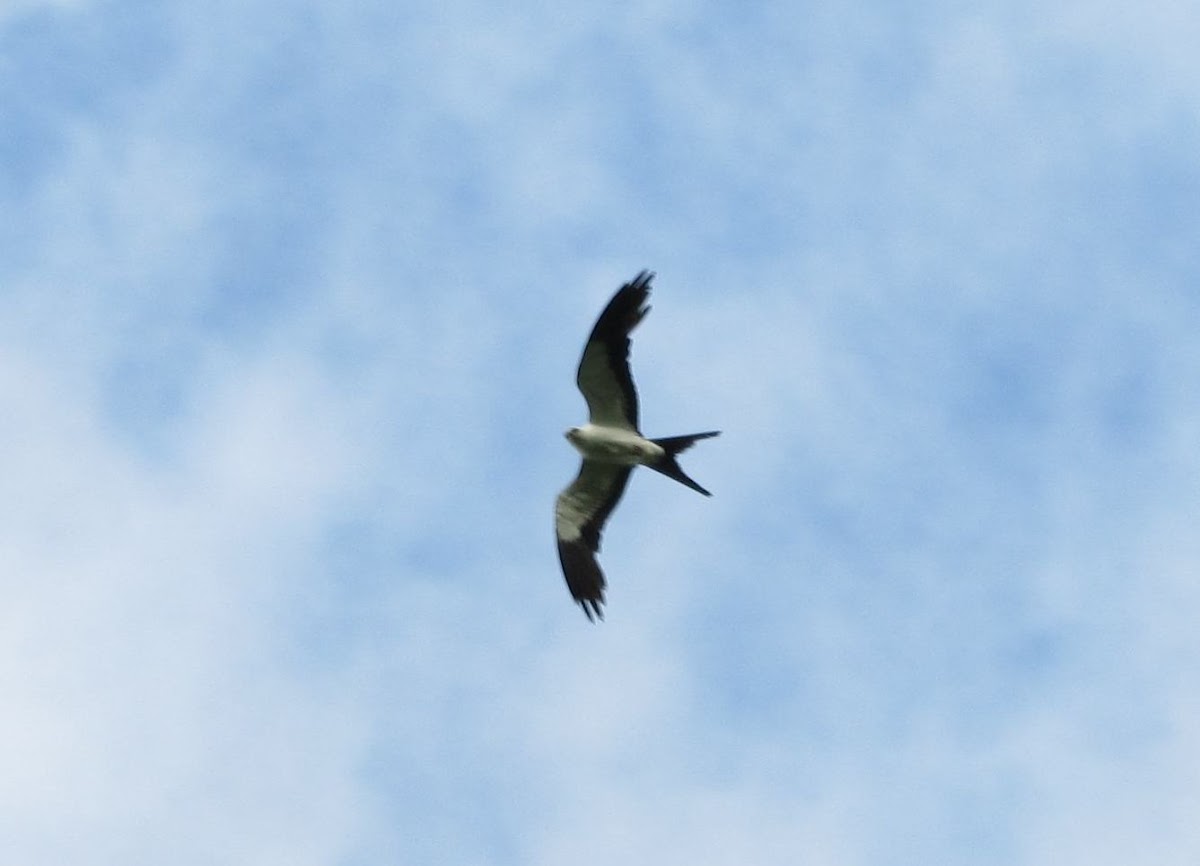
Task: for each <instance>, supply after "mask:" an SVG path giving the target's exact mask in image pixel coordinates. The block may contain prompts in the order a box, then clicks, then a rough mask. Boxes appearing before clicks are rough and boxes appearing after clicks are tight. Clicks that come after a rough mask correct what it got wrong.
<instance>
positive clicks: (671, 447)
mask: <svg viewBox="0 0 1200 866" xmlns="http://www.w3.org/2000/svg"><path fill="white" fill-rule="evenodd" d="M652 279H654V274H652V273H650V272H649V271H642V272H641V273H640V274H638V275H637V276H636V277H635V278H634V279H633V281H632V282H629V283H626V284H625V285H623V286H621V288H620V289H619V290H618V291H617V293H616V294H615V295H613V298H612V300H611V301H609V302H608V306H606V307H605V308H604V312H602V313H601V314H600V318H599V319H597V320H596V325H595V327H594V328H592V333H591V336H589V337H588V341H587V344H586V345H585V346H584V347H583V357H582V358H581V359H580V360H579V371H578V373H577V374H576V376H575V383H576V384H577V385H578V386H579V390H580V391H582V392H583V397H584V399H585V400H587V405H588V423H587V424H585V425H583V426H582V427H572V428H571V429H569V430H568V431H567V432H566V437H567V441H569V442H570V443H571V444H572V445H574V446H575V449H576V450H577V451H578V452H579V453H580V454H581V455H582V456H583V465H582V466H581V467H580V469H579V474H578V475H577V476H575V480H574V481H572V482H571V485H570V486H569V487H567V488H566V489H565V490H564V491H563V492H562V493H560V494H558V500H557V501H556V502H555V505H554V529H555V534H556V535H557V536H558V559H559V562H561V563H562V570H563V575H564V576H565V577H566V579H567V587H568V588H569V589H570V590H571V597H572V598H574V599H575V601H576V602H578V603H579V606H580V607H582V608H583V612H584V613H585V614H587V618H588V619H589V620H592V621H593V622H594V621H595V618H596V617H600V618H601V619H603V618H604V612H603V611H602V610H601V605H603V604H604V588H605V586H606V583H605V580H604V572H602V571H601V570H600V564H599V563H598V562H596V552H597V551H598V550H599V549H600V533H601V531H602V530H603V529H604V522H605V521H606V520H608V516H609V515H610V514H611V513H612V510H613V508H615V507H616V505H617V502H618V501H619V500H620V499H621V494H622V493H624V492H625V485H626V483H627V482H628V481H629V473H630V472H632V471H633V467H635V466H648V467H650V468H651V469H653V470H655V471H656V472H661V473H662V474H663V475H665V476H667V477H668V478H673V479H675V480H676V481H678V482H679V483H680V484H685V485H687V486H688V487H690V488H692V489H693V490H695V491H697V492H698V493H703V494H704V495H705V496H711V495H712V494H711V493H709V492H708V491H707V490H705V489H704V488H703V487H701V486H700V485H699V484H697V483H696V482H695V481H693V480H692V479H691V478H689V477H688V476H687V475H686V474H685V473H684V471H683V470H682V469H681V468H679V463H678V462H677V461H676V460H675V455H677V454H679V453H680V452H681V451H685V450H687V449H688V448H690V447H691V446H692V444H693V443H694V442H696V441H698V440H700V439H708V438H710V437H712V436H717V435H719V434H720V431H719V430H713V431H709V432H708V433H693V434H691V435H690V436H668V437H666V438H664V439H647V438H645V437H644V436H642V434H641V432H640V431H639V430H638V396H637V391H636V389H635V388H634V387H633V377H632V376H631V375H630V373H629V334H630V332H631V331H632V330H633V329H634V328H635V327H637V324H638V322H640V321H641V320H642V319H643V318H645V316H646V313H648V312H650V308H649V307H648V306H646V298H647V297H648V296H649V294H650V281H651V280H652Z"/></svg>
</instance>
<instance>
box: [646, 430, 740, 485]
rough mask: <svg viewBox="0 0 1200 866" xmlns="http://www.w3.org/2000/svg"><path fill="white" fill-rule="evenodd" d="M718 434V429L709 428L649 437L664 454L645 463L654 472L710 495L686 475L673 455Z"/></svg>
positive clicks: (719, 433) (719, 432)
mask: <svg viewBox="0 0 1200 866" xmlns="http://www.w3.org/2000/svg"><path fill="white" fill-rule="evenodd" d="M720 435H721V431H720V430H710V431H709V432H707V433H692V434H690V435H688V436H666V437H664V438H662V439H651V440H650V441H651V442H653V443H654V444H655V445H658V446H659V447H660V448H662V449H663V451H665V452H666V454H664V455H663V456H662V459H661V460H659V461H658V462H657V463H647V464H646V465H647V466H649V467H650V468H651V469H653V470H654V471H655V472H661V473H662V474H663V475H665V476H667V477H668V478H672V479H674V480H675V481H678V482H679V483H680V484H682V485H684V486H686V487H690V488H692V489H693V490H695V491H696V492H697V493H703V494H704V495H705V496H712V494H711V493H709V492H708V491H707V490H705V489H704V488H703V487H701V486H700V485H699V484H697V483H696V482H695V481H693V480H692V479H691V478H689V477H688V475H687V473H686V472H684V471H683V470H682V469H681V468H680V467H679V462H678V461H677V460H676V459H675V455H676V454H680V453H682V452H684V451H687V450H688V449H689V448H691V447H692V445H694V444H695V443H696V442H698V441H700V440H701V439H711V438H712V437H713V436H720Z"/></svg>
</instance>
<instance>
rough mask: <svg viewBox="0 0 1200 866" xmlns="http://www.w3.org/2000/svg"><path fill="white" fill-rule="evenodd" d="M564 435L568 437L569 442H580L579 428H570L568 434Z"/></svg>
mask: <svg viewBox="0 0 1200 866" xmlns="http://www.w3.org/2000/svg"><path fill="white" fill-rule="evenodd" d="M563 435H564V436H566V437H567V441H568V442H578V441H579V428H578V427H568V428H567V432H566V433H563Z"/></svg>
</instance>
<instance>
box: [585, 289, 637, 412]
mask: <svg viewBox="0 0 1200 866" xmlns="http://www.w3.org/2000/svg"><path fill="white" fill-rule="evenodd" d="M652 279H654V274H652V273H650V272H649V271H642V272H641V273H640V274H638V275H637V276H636V277H635V278H634V280H633V282H630V283H626V284H625V285H623V286H621V288H620V289H619V290H618V291H617V293H616V294H615V295H613V298H612V300H611V301H609V302H608V306H606V307H605V308H604V312H602V313H601V314H600V318H599V319H597V320H596V325H595V327H593V328H592V333H591V336H589V337H588V341H587V345H585V346H584V347H583V357H582V358H581V359H580V360H579V372H578V373H577V374H576V376H575V383H576V384H577V385H579V390H580V391H582V392H583V396H584V399H586V400H587V404H588V420H589V421H591V422H592V423H593V424H597V425H601V426H604V427H619V428H621V429H623V430H632V431H634V432H637V429H638V398H637V390H636V389H635V388H634V387H633V376H631V375H630V373H629V332H630V331H632V330H633V329H634V328H635V327H637V324H638V322H640V321H641V320H642V318H643V317H644V316H645V315H646V313H648V312H650V308H649V307H647V306H646V305H645V304H646V298H647V296H649V294H650V281H651V280H652Z"/></svg>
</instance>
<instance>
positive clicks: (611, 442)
mask: <svg viewBox="0 0 1200 866" xmlns="http://www.w3.org/2000/svg"><path fill="white" fill-rule="evenodd" d="M566 436H567V441H568V442H570V443H571V444H572V445H574V446H575V450H576V451H578V452H579V453H580V454H581V455H583V459H584V460H594V461H596V462H597V463H611V464H614V465H616V466H637V465H638V464H643V465H650V464H652V463H655V462H656V461H658V460H661V459H662V457H663V455H664V454H665V453H666V452H665V451H664V450H663V447H662V446H661V445H656V444H654V442H653V441H652V440H650V439H647V438H646V437H645V436H643V435H642V434H640V433H637V432H634V431H633V430H625V429H623V428H621V427H605V426H604V425H602V424H584V425H583V426H582V427H572V428H571V429H570V430H568V431H567V433H566Z"/></svg>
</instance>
